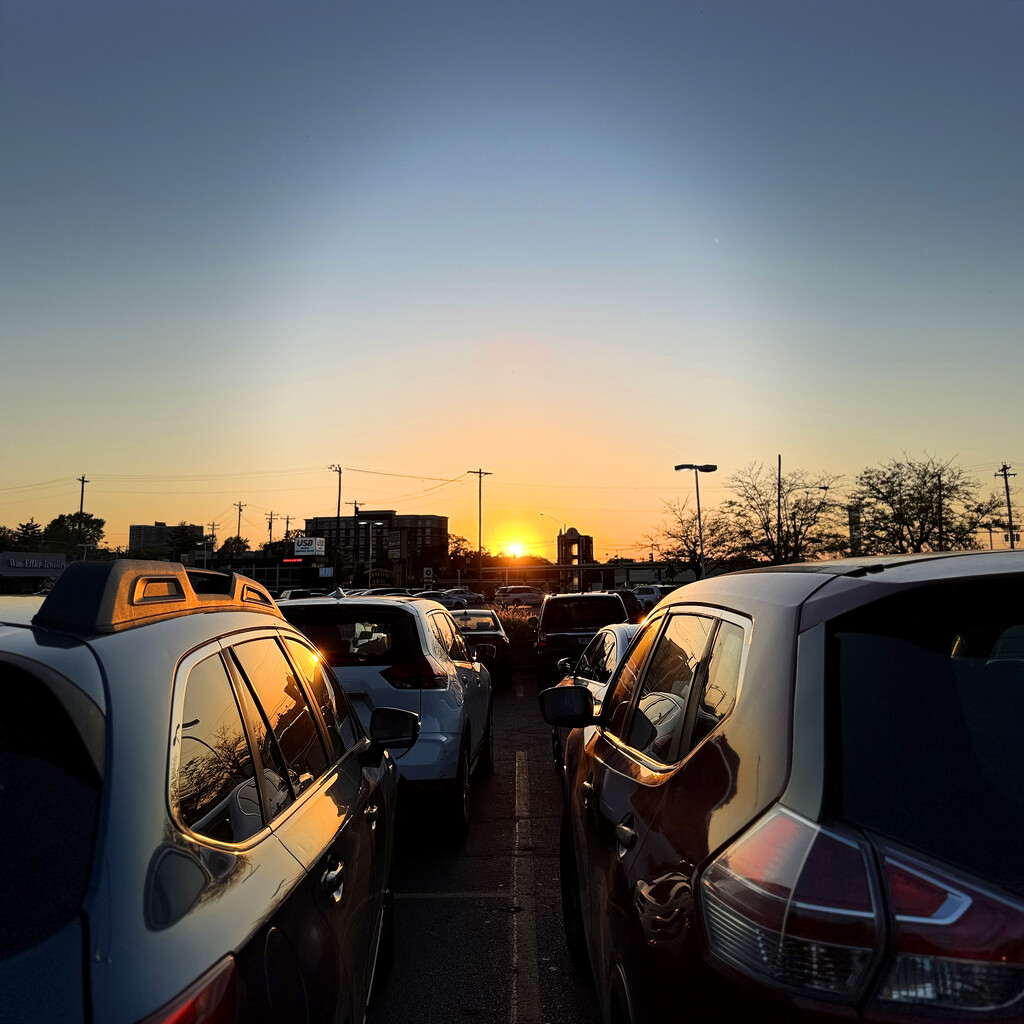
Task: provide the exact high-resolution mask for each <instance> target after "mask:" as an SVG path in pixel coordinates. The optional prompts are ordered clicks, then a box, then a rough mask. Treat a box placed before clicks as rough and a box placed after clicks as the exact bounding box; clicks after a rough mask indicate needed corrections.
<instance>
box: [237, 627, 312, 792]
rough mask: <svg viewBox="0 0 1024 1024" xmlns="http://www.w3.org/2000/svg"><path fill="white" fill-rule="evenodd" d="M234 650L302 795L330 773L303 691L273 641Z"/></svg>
mask: <svg viewBox="0 0 1024 1024" xmlns="http://www.w3.org/2000/svg"><path fill="white" fill-rule="evenodd" d="M231 650H232V653H233V654H234V656H235V658H236V660H237V661H238V664H239V665H240V666H241V669H242V671H243V672H244V673H245V677H246V679H248V680H249V684H250V685H251V686H252V688H253V692H254V693H255V695H256V698H257V700H258V701H259V704H260V706H261V708H262V710H263V713H264V715H265V717H266V720H267V724H268V725H269V727H270V730H271V732H272V733H273V734H274V739H275V740H277V745H278V748H279V750H280V751H281V756H282V757H283V758H284V762H285V767H286V769H287V771H288V779H289V781H290V782H291V786H292V789H293V790H294V791H295V793H300V792H302V790H304V789H305V788H307V787H308V786H309V785H311V784H312V782H313V780H314V779H316V778H317V777H318V776H320V775H322V774H323V773H324V772H325V771H326V769H327V755H326V753H325V751H324V747H323V742H322V740H321V737H320V730H319V729H318V728H317V725H316V721H315V719H314V717H313V714H312V712H311V711H310V709H309V705H308V703H307V702H306V697H305V694H304V693H303V692H302V687H301V686H300V685H299V682H298V679H297V678H296V676H295V674H294V672H293V671H292V668H291V665H289V664H288V662H287V660H286V659H285V656H284V652H283V651H282V650H281V648H280V647H278V646H277V643H276V642H275V641H274V640H270V639H265V640H249V641H247V642H245V643H241V644H236V645H235V646H234V647H232V648H231Z"/></svg>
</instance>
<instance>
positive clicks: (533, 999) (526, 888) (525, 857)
mask: <svg viewBox="0 0 1024 1024" xmlns="http://www.w3.org/2000/svg"><path fill="white" fill-rule="evenodd" d="M512 902H513V904H514V905H515V906H517V907H521V908H522V910H521V911H520V912H519V913H518V914H515V915H513V917H512V1006H511V1013H510V1020H511V1024H540V978H539V975H538V971H537V906H536V901H535V898H534V892H533V836H532V831H531V825H530V767H529V761H528V760H527V756H526V751H525V750H517V751H516V830H515V841H514V843H513V850H512Z"/></svg>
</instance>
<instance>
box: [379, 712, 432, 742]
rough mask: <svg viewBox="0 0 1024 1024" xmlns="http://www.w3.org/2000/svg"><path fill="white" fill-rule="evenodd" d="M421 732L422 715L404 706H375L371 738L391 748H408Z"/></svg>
mask: <svg viewBox="0 0 1024 1024" xmlns="http://www.w3.org/2000/svg"><path fill="white" fill-rule="evenodd" d="M419 734H420V716H419V715H417V714H416V712H415V711H405V710H403V709H402V708H374V709H373V713H372V714H371V715H370V739H371V740H372V741H373V742H374V743H376V744H378V745H379V746H382V747H387V748H388V749H390V750H408V749H409V747H411V746H412V745H413V744H414V743H415V742H416V740H417V739H418V738H419Z"/></svg>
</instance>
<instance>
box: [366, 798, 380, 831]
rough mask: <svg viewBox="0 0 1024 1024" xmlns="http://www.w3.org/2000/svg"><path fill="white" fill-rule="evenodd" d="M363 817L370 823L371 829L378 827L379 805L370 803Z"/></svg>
mask: <svg viewBox="0 0 1024 1024" xmlns="http://www.w3.org/2000/svg"><path fill="white" fill-rule="evenodd" d="M363 817H364V818H365V819H366V820H367V821H368V822H369V823H370V829H371V831H372V830H373V829H375V828H376V827H377V805H376V804H370V806H369V807H367V808H366V810H365V811H363Z"/></svg>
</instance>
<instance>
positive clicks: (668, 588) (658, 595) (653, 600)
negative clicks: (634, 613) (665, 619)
mask: <svg viewBox="0 0 1024 1024" xmlns="http://www.w3.org/2000/svg"><path fill="white" fill-rule="evenodd" d="M680 586H681V584H677V583H640V584H638V585H637V586H635V587H634V588H633V596H634V597H635V598H636V599H637V600H638V601H639V602H640V605H641V607H642V608H643V610H644V611H645V612H649V611H650V610H651V609H652V608H653V607H654V606H655V605H656V604H657V603H658V602H659V601H660V600H661V599H662V598H663V597H664V596H665V595H666V594H671V593H672V591H673V590H678V589H679V587H680Z"/></svg>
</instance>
